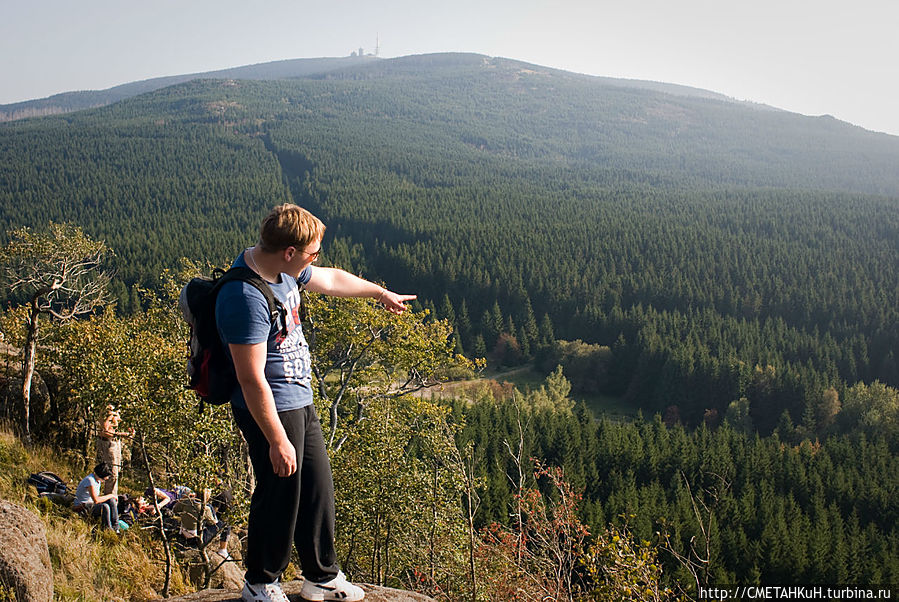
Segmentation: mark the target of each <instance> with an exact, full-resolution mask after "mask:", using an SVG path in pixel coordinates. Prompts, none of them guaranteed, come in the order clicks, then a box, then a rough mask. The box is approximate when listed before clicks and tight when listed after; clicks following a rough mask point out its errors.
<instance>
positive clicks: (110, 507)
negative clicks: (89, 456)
mask: <svg viewBox="0 0 899 602" xmlns="http://www.w3.org/2000/svg"><path fill="white" fill-rule="evenodd" d="M110 476H112V468H110V466H109V464H107V463H106V462H100V463H99V464H97V465H96V466H95V467H94V472H92V473H91V474H89V475H87V476H86V477H84V478H83V479H81V482H80V483H78V489H76V490H75V499H74V500H73V501H72V508H73V509H74V510H75V511H76V512H83V513H84V514H87V515H88V516H92V517H94V518H100V519H101V522H100V524H102V525H103V527H104V528H106V529H112V530H113V531H116V532H118V531H119V510H118V504H117V501H118V500H117V496H116V495H115V494H114V493H107V494H105V495H100V486H101V484H102V483H103V482H104V481H105V480H106V479H108V478H109V477H110Z"/></svg>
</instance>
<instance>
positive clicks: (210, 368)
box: [178, 267, 287, 412]
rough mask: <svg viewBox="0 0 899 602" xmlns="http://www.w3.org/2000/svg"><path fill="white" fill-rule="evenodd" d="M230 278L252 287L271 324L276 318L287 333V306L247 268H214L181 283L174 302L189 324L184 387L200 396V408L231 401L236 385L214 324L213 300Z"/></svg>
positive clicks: (284, 332)
mask: <svg viewBox="0 0 899 602" xmlns="http://www.w3.org/2000/svg"><path fill="white" fill-rule="evenodd" d="M232 280H239V281H242V282H246V283H247V284H251V285H253V286H254V287H256V289H257V290H258V291H259V292H260V293H262V295H263V296H264V297H265V300H266V302H267V303H268V310H269V315H270V316H271V322H272V324H275V323H276V322H277V320H279V319H280V320H281V329H282V334H283V335H284V336H286V335H287V310H286V309H285V308H284V305H283V304H282V303H281V302H280V301H279V300H278V299H277V298H276V297H275V294H274V293H273V292H272V288H271V287H270V286H269V285H268V283H267V282H266V281H265V280H264V279H263V278H262V277H260V276H259V274H257V273H256V272H254V271H253V270H251V269H250V268H247V267H233V268H231V269H230V270H228V271H227V272H226V271H224V270H221V269H216V270H214V271H213V273H212V277H211V278H208V277H197V278H193V279H191V281H190V282H188V283H187V284H185V285H184V288H182V289H181V295H180V297H179V299H178V305H179V306H180V307H181V313H182V314H183V315H184V319H185V321H186V322H187V323H188V324H189V325H190V337H189V339H188V347H189V352H188V358H187V375H188V379H189V381H188V385H187V388H188V389H193V391H194V392H195V393H196V394H197V397H199V398H200V411H201V412H202V411H203V404H204V403H210V404H213V405H221V404H224V403H228V402H229V401H231V393H233V392H234V388H235V387H236V386H237V375H236V374H235V372H234V365H233V364H232V363H231V360H230V359H229V358H228V355H227V354H226V353H225V346H224V345H223V344H222V340H221V339H220V338H219V334H218V329H217V328H216V325H215V300H216V298H217V297H218V293H219V290H221V288H222V285H223V284H225V283H226V282H230V281H232Z"/></svg>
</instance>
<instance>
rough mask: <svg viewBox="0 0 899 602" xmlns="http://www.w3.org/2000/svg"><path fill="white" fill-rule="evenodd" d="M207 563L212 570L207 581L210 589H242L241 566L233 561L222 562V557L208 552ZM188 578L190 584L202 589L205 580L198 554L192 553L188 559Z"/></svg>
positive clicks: (204, 572) (242, 571)
mask: <svg viewBox="0 0 899 602" xmlns="http://www.w3.org/2000/svg"><path fill="white" fill-rule="evenodd" d="M208 557H209V561H210V563H211V565H210V566H211V567H212V569H213V571H212V576H211V578H210V580H209V588H210V589H219V590H235V589H236V590H240V589H241V588H242V587H243V573H244V570H243V566H242V565H241V564H240V563H238V562H235V561H233V560H228V561H226V560H222V557H221V556H219V555H218V554H216V553H215V552H213V551H212V550H210V551H209V552H208ZM188 567H189V570H188V577H189V579H190V582H191V583H194V584H197V585H198V586H199V587H202V584H203V583H204V581H205V580H206V571H205V570H204V567H203V562H202V561H201V560H200V554H199V553H197V552H192V553H191V555H190V557H189V558H188Z"/></svg>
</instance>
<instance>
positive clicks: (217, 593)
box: [169, 581, 434, 602]
mask: <svg viewBox="0 0 899 602" xmlns="http://www.w3.org/2000/svg"><path fill="white" fill-rule="evenodd" d="M359 586H360V587H361V588H362V589H364V590H365V602H434V599H433V598H430V597H428V596H425V595H424V594H416V593H415V592H407V591H403V590H399V589H392V588H389V587H378V586H377V585H368V584H367V583H360V584H359ZM302 587H303V582H302V581H290V582H288V583H284V584H283V585H282V588H283V589H284V593H286V594H287V597H288V598H290V600H291V602H301V601H302V600H303V599H302V598H300V589H301V588H302ZM169 600H170V602H188V601H190V602H198V601H199V602H240V590H231V591H229V590H221V589H206V590H203V591H201V592H196V593H193V594H188V595H186V596H181V597H180V598H170V599H169Z"/></svg>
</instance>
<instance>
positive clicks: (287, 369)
mask: <svg viewBox="0 0 899 602" xmlns="http://www.w3.org/2000/svg"><path fill="white" fill-rule="evenodd" d="M284 306H285V308H286V309H287V336H284V335H283V334H282V333H280V332H279V333H278V336H277V337H276V338H275V344H276V345H277V347H278V351H279V353H280V354H281V357H282V358H283V365H284V378H285V379H287V382H292V383H299V384H301V385H304V386H309V385H310V382H311V376H312V369H311V358H310V357H309V345H308V344H307V343H306V337H304V336H303V329H302V327H301V325H300V291H299V290H298V289H296V288H294V289H293V290H291V291H290V292H289V293H288V294H287V297H286V299H285V300H284Z"/></svg>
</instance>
